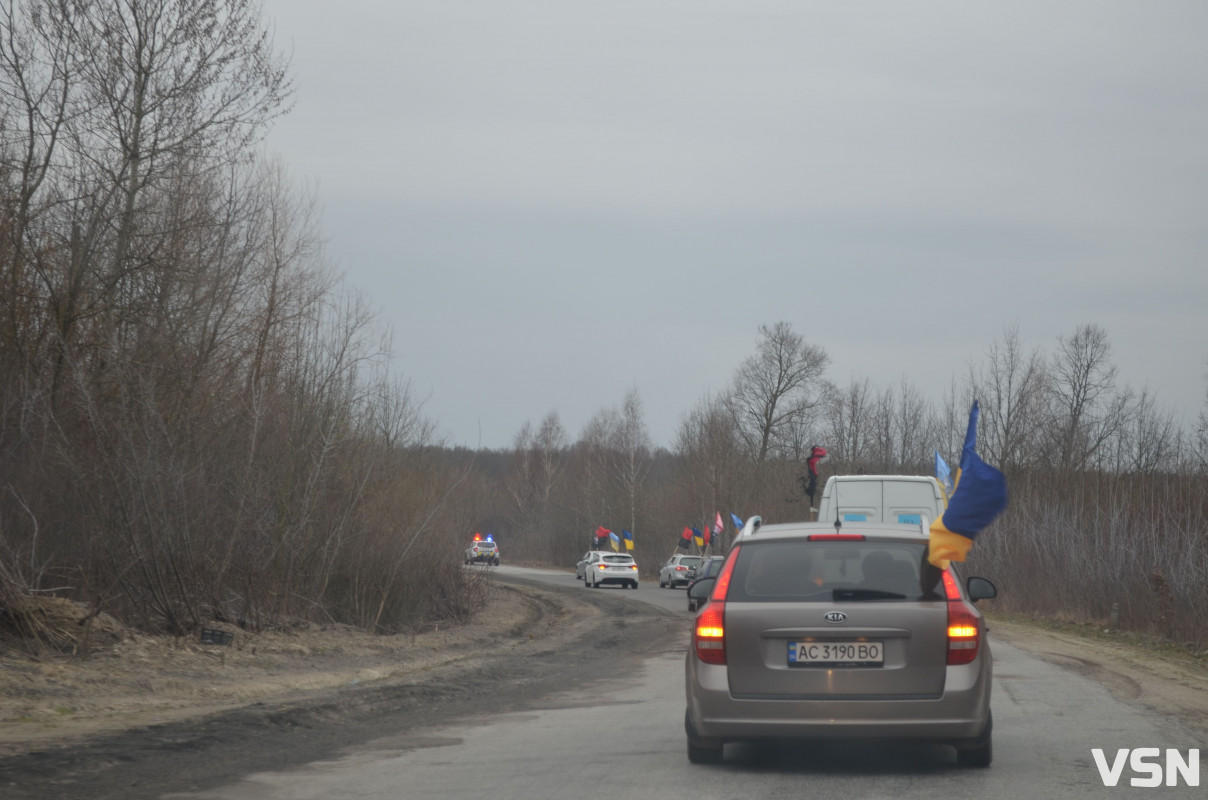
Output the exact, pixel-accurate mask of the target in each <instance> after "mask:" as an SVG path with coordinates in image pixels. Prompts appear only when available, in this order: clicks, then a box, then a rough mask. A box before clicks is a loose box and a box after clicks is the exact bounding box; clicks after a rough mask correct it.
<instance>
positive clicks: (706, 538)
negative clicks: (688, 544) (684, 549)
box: [700, 528, 713, 547]
mask: <svg viewBox="0 0 1208 800" xmlns="http://www.w3.org/2000/svg"><path fill="white" fill-rule="evenodd" d="M700 538H701V539H703V540H704V542H705V547H708V546H709V540H710V539H712V538H713V534H711V533H710V532H709V529H708V528H705V532H704V533H702V534H701V537H700Z"/></svg>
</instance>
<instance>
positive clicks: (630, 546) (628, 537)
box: [621, 530, 633, 550]
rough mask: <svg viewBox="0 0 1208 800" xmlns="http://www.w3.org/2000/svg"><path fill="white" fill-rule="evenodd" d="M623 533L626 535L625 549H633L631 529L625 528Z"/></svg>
mask: <svg viewBox="0 0 1208 800" xmlns="http://www.w3.org/2000/svg"><path fill="white" fill-rule="evenodd" d="M621 535H622V536H624V537H625V549H626V550H632V549H633V534H632V533H630V532H629V531H624V530H623V531H621Z"/></svg>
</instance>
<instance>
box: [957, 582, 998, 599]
mask: <svg viewBox="0 0 1208 800" xmlns="http://www.w3.org/2000/svg"><path fill="white" fill-rule="evenodd" d="M965 588H966V589H967V590H968V591H969V599H970V600H972V601H973V602H974V603H976V602H977V601H978V600H992V599H994V598H995V597H998V589H997V588H995V586H994V584H992V583H990V581H988V580H986V579H985V578H979V577H977V576H974V577H972V578H970V579H969V582H968V583H966V584H965Z"/></svg>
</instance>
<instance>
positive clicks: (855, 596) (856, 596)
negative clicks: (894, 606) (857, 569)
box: [833, 589, 906, 601]
mask: <svg viewBox="0 0 1208 800" xmlns="http://www.w3.org/2000/svg"><path fill="white" fill-rule="evenodd" d="M833 597H834V599H835V600H836V601H839V600H905V599H906V595H904V594H898V593H897V592H885V591H882V590H880V589H835V590H834V594H833Z"/></svg>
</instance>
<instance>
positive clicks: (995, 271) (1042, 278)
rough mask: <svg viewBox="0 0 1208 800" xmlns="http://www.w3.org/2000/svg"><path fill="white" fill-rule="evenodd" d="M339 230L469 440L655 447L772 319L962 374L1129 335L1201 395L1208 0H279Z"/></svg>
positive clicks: (838, 363)
mask: <svg viewBox="0 0 1208 800" xmlns="http://www.w3.org/2000/svg"><path fill="white" fill-rule="evenodd" d="M264 10H265V15H266V17H267V19H268V20H269V22H270V23H271V24H272V25H273V27H274V28H275V34H276V39H277V44H278V46H279V47H280V48H282V49H285V50H287V51H290V50H292V57H293V70H294V74H295V76H296V82H297V88H298V91H297V97H296V101H297V103H296V107H295V109H294V111H293V112H292V113H291V114H290V115H288V116H287V117H285V118H283V119H282V120H280V121H279V122H278V123H277V124H276V126H275V127H274V129H273V131H272V132H271V134H270V136H269V140H268V146H269V148H270V149H271V150H273V151H275V152H276V153H278V154H280V156H281V157H282V158H283V160H284V161H285V162H286V163H287V165H288V166H289V168H290V170H291V171H292V173H293V175H294V177H295V178H296V179H298V180H299V181H314V182H316V184H317V187H318V188H317V191H318V195H319V199H320V203H321V205H322V207H323V210H324V232H325V236H326V239H327V242H328V244H327V255H328V257H329V258H330V260H331V261H332V262H333V263H334V264H335V265H336V266H337V268H338V269H340V270H341V271H343V272H344V273H346V275H347V277H348V280H349V281H350V282H351V283H352V284H353V285H355V286H357V287H359V288H361V289H363V290H364V291H365V292H367V293H368V294H369V295H370V297H371V298H372V299H373V300H374V301H375V302H377V303H379V304H380V307H381V310H382V319H383V321H385V322H386V323H387V324H389V325H390V326H391V328H392V329H393V331H394V340H395V347H396V350H397V358H398V362H397V366H398V368H399V370H400V371H401V372H402V373H403V374H405V375H406V376H407V377H408V378H410V380H411V381H412V385H413V388H414V389H415V390H416V392H417V394H418V395H420V396H421V397H428V401H427V406H426V408H427V411H428V413H429V415H430V416H432V417H433V418H435V419H436V420H437V421H438V423H439V425H440V426H441V428H442V430H444V431H445V432H446V433H447V434H448V435H449V437H450V441H451V443H455V444H466V445H468V446H471V447H473V446H476V445H478V444H479V443H480V442H481V444H482V446H484V447H496V448H497V447H506V446H508V445H509V444H510V442H511V440H512V437H513V436H514V435H515V433H516V432H517V431H518V430H519V428H520V426H521V425H522V424H523V423H524V422H525V421H526V420H530V421H532V422H533V423H534V424H536V423H537V422H539V421H540V419H541V418H542V417H543V416H544V415H545V414H546V413H547V412H549V411H551V410H556V411H558V413H559V414H560V416H561V418H562V421H563V424H564V425H565V426H566V428H567V430H568V432H569V433H570V435H571V437H572V438H577V436H578V434H579V433H580V430H581V428H582V426H583V424H584V423H585V422H586V421H587V420H588V419H589V418H590V417H591V416H592V415H593V414H594V413H595V412H597V411H599V410H600V409H602V408H605V407H609V406H615V405H618V404H619V403H620V402H621V400H622V398H623V396H624V395H625V393H626V392H627V391H629V389H631V388H634V387H636V388H637V389H638V391H639V392H640V394H641V397H642V400H643V402H644V404H645V409H646V420H647V424H648V426H649V429H650V433H651V435H652V437H653V438H654V440H655V441H656V443H658V444H662V445H670V444H671V443H672V440H673V436H674V433H675V429H676V426H677V424H678V422H679V420H680V417H681V416H682V415H683V414H684V413H685V412H686V411H688V410H690V409H691V408H692V407H693V406H694V405H695V404H696V403H697V402H698V401H699V400H700V399H701V398H702V397H704V396H705V395H706V394H707V393H709V392H716V391H718V390H721V389H722V388H724V387H725V386H726V384H727V383H728V381H729V379H730V377H731V375H732V373H733V371H734V368H735V367H736V366H737V365H738V363H739V362H740V361H741V360H742V359H743V358H744V357H746V356H747V355H750V354H751V353H752V352H753V351H754V348H755V342H756V335H757V330H756V329H757V327H758V326H759V325H760V324H761V323H768V324H771V323H774V322H776V321H779V320H786V321H788V322H790V323H792V324H793V326H794V328H795V329H796V330H798V331H799V332H800V333H802V334H803V335H804V336H805V338H806V339H807V340H808V341H810V342H812V343H814V344H817V345H820V346H821V347H823V348H824V349H825V350H826V351H827V352H828V353H829V354H830V356H831V359H832V365H831V368H830V370H829V373H828V376H829V377H830V378H831V379H832V380H834V381H835V382H837V383H839V384H841V385H845V384H847V383H848V382H849V381H850V380H852V379H863V378H865V377H867V378H870V379H871V380H872V381H873V383H874V384H876V385H877V386H878V387H879V388H887V387H889V386H890V385H894V384H896V383H897V382H898V381H900V380H901V379H902V377H903V376H906V377H907V379H908V380H910V381H912V382H913V383H914V384H915V385H917V386H918V387H919V388H920V389H922V390H923V391H924V392H927V393H929V394H932V395H933V397H934V398H936V399H938V398H939V397H940V395H941V393H942V391H943V389H944V388H946V387H947V385H948V384H949V382H950V380H951V378H952V377H953V376H954V375H961V374H963V373H964V371H965V370H966V369H967V364H968V363H969V362H970V361H974V362H976V361H978V360H980V359H981V357H982V355H983V354H984V353H985V351H986V349H987V348H988V347H989V346H990V345H991V344H992V343H993V342H994V341H996V340H1000V339H1001V338H1002V334H1003V330H1004V327H1006V326H1011V325H1018V327H1019V331H1020V335H1021V338H1022V339H1023V340H1024V342H1025V343H1026V344H1027V345H1028V346H1030V347H1042V348H1043V349H1044V350H1045V351H1047V352H1051V351H1052V350H1053V349H1054V347H1055V345H1056V341H1057V337H1058V336H1063V335H1064V336H1068V335H1070V334H1071V333H1073V331H1074V329H1075V327H1076V326H1077V325H1078V324H1080V323H1085V322H1094V323H1097V324H1099V325H1101V326H1102V327H1103V328H1105V329H1106V330H1107V332H1108V334H1109V336H1110V338H1111V342H1112V345H1113V347H1114V355H1115V361H1116V363H1117V365H1118V366H1119V368H1120V372H1121V378H1122V379H1123V380H1124V381H1126V382H1128V383H1130V384H1132V385H1133V386H1134V387H1136V388H1138V389H1139V388H1142V387H1145V386H1147V387H1148V388H1149V389H1150V390H1151V391H1154V392H1156V393H1157V396H1158V402H1159V405H1160V406H1161V407H1163V408H1166V409H1169V410H1172V411H1174V412H1176V414H1177V415H1178V416H1180V417H1184V418H1185V419H1187V420H1190V419H1192V418H1193V417H1194V416H1195V414H1196V412H1197V411H1198V410H1199V409H1200V408H1201V407H1202V404H1203V400H1204V388H1205V382H1204V373H1205V370H1206V366H1205V364H1206V361H1208V313H1206V309H1208V145H1206V143H1208V47H1206V46H1205V44H1204V43H1205V41H1206V40H1208V3H1203V2H1201V0H1193V1H1192V2H1109V1H1108V0H1088V2H1052V0H1045V2H1020V1H1019V0H1015V2H1011V3H994V4H991V3H971V2H956V1H954V2H943V3H941V2H902V1H900V0H893V1H892V2H889V1H886V2H859V3H856V2H808V1H805V0H793V1H792V2H770V1H760V0H732V1H727V2H721V1H718V0H661V1H656V2H651V0H641V2H636V1H632V0H610V2H607V3H601V2H583V1H582V0H557V2H553V1H552V0H546V1H545V2H538V1H537V0H482V1H481V2H465V1H463V0H425V1H423V2H419V1H417V0H343V1H342V2H340V3H338V4H337V3H332V2H330V0H266V2H265V6H264Z"/></svg>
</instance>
